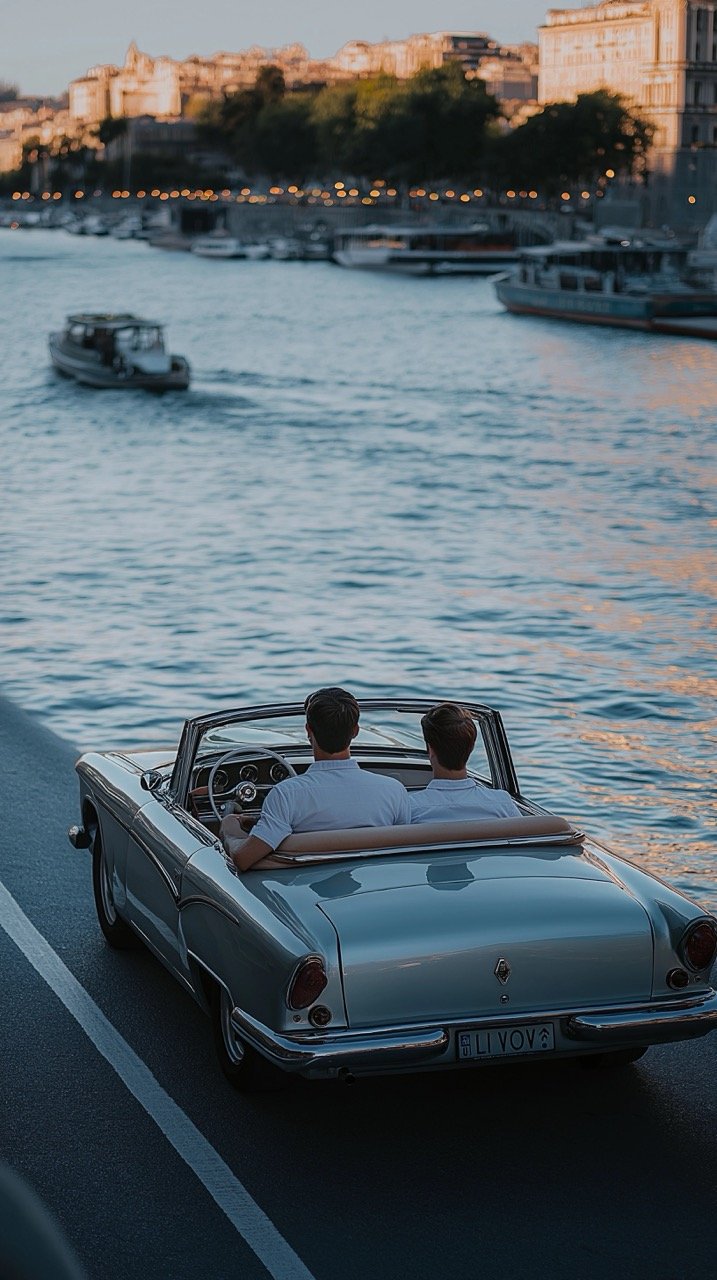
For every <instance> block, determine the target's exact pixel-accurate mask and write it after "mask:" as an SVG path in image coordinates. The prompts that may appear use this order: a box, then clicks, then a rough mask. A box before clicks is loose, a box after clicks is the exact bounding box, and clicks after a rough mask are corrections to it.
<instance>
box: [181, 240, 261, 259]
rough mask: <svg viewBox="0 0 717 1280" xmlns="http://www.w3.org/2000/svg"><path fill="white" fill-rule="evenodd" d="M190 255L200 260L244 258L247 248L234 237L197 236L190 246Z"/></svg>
mask: <svg viewBox="0 0 717 1280" xmlns="http://www.w3.org/2000/svg"><path fill="white" fill-rule="evenodd" d="M191 248H192V253H196V254H197V255H198V257H200V258H246V257H247V256H248V255H247V248H246V245H245V244H243V243H242V241H241V240H237V238H236V236H225V235H221V234H220V235H209V236H198V237H197V239H196V240H195V241H194V243H193V244H192V247H191Z"/></svg>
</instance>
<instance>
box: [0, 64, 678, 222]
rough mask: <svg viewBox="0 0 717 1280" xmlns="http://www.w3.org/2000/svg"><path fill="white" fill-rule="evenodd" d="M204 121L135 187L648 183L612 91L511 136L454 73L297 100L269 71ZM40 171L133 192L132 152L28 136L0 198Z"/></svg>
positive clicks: (638, 125) (489, 103) (376, 82)
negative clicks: (610, 179)
mask: <svg viewBox="0 0 717 1280" xmlns="http://www.w3.org/2000/svg"><path fill="white" fill-rule="evenodd" d="M128 123H129V122H128V121H126V120H123V119H112V118H108V119H107V120H105V121H103V122H102V123H101V124H100V126H99V128H98V130H97V137H98V141H99V142H100V143H102V144H103V145H105V146H108V147H109V148H110V151H111V150H112V145H111V144H112V143H113V142H115V141H116V140H118V139H120V140H121V139H122V137H123V134H124V133H125V132H126V131H127V126H128ZM196 123H197V145H196V146H195V147H194V148H192V147H187V145H186V143H185V144H183V145H181V146H180V145H179V144H176V145H175V147H174V148H173V147H172V145H171V143H170V144H169V146H168V147H165V148H164V149H163V150H162V153H161V154H157V153H156V152H155V153H153V154H150V153H149V152H147V153H144V152H143V151H142V150H141V145H140V146H139V147H134V146H132V147H131V178H132V181H133V183H134V185H135V186H138V185H139V186H143V187H149V188H151V187H153V186H155V185H159V186H172V185H176V186H178V187H180V188H181V187H183V186H187V185H191V186H194V185H199V186H205V187H211V188H214V189H220V188H222V187H231V186H232V184H233V182H234V181H235V180H236V178H237V176H238V175H243V176H244V177H245V178H247V179H249V180H255V179H256V178H257V177H264V178H267V179H269V180H273V181H281V182H284V183H290V182H292V181H293V182H298V183H302V182H304V181H305V180H306V179H307V178H308V177H314V178H316V179H320V177H321V175H324V176H328V175H336V174H344V175H353V176H355V177H356V178H366V179H368V180H370V181H373V180H374V179H376V178H378V177H381V178H384V179H387V180H388V181H390V182H393V183H395V184H398V185H405V186H410V184H414V185H415V184H420V183H435V182H438V181H441V180H445V181H449V182H450V181H453V182H461V181H462V182H465V183H466V184H470V185H472V184H474V183H476V182H479V183H480V184H481V186H483V187H487V188H492V189H493V190H496V191H497V190H500V189H501V188H504V187H506V186H510V185H513V186H517V187H535V188H536V189H537V190H538V191H539V192H540V194H541V196H544V197H546V198H548V199H551V198H553V197H554V196H555V195H556V194H558V193H559V192H561V191H562V190H563V189H564V188H565V187H566V186H567V187H570V186H571V185H579V184H582V185H587V186H590V185H594V184H595V183H597V182H599V181H600V180H601V179H604V175H605V174H606V172H608V171H611V173H612V174H614V175H616V176H617V177H625V178H632V177H637V178H639V179H643V180H645V179H646V178H647V169H648V160H649V151H650V145H651V142H652V136H653V133H654V129H653V126H652V125H651V124H650V123H649V122H648V121H646V120H644V119H642V118H641V117H640V116H639V114H638V113H637V112H636V111H635V110H634V109H633V108H631V107H630V106H629V105H628V103H627V102H626V101H625V100H624V99H623V98H622V97H621V95H620V94H614V93H610V92H608V91H607V90H600V91H597V92H595V93H586V94H580V95H579V97H578V99H577V101H576V102H574V103H571V102H558V103H551V104H549V105H547V106H546V107H544V108H543V109H542V110H541V111H539V112H537V113H536V114H535V115H533V116H531V117H530V118H529V119H528V120H526V121H525V122H524V123H523V124H522V125H520V126H519V127H517V128H515V129H508V128H507V127H506V122H505V120H504V119H503V118H502V117H501V112H500V106H499V103H498V101H497V99H496V98H495V97H493V96H492V95H491V94H489V93H488V92H487V91H486V87H485V84H484V82H483V81H482V80H476V79H473V80H467V79H466V78H465V76H464V74H463V71H462V69H461V67H459V66H458V65H457V64H449V65H447V66H444V67H438V68H433V69H425V70H422V71H419V72H417V73H416V74H415V75H413V76H411V77H409V78H408V79H406V80H398V79H397V78H396V77H395V76H390V75H379V76H374V77H371V78H367V79H361V80H355V81H352V82H350V83H346V84H339V85H328V86H317V87H315V88H309V89H301V90H293V91H287V89H286V85H285V82H284V76H283V73H282V72H281V70H280V69H279V68H278V67H274V66H265V67H262V68H261V69H260V71H259V73H258V75H257V77H256V81H255V83H254V85H253V86H252V87H251V88H247V89H241V90H238V91H237V92H235V93H229V94H225V95H224V96H223V97H222V98H220V99H217V100H214V101H211V102H209V103H207V104H206V105H205V106H204V107H203V108H202V109H201V110H200V112H199V114H198V116H197V118H196ZM128 146H129V144H128ZM125 150H127V148H125ZM115 151H116V148H115ZM38 163H42V165H43V166H44V173H45V175H46V176H45V185H49V186H53V187H60V188H64V187H66V186H67V185H68V184H76V185H82V184H91V185H93V186H99V187H104V188H107V187H109V188H110V189H111V188H112V187H113V186H120V187H125V186H128V185H130V182H129V175H128V172H127V170H128V168H129V167H130V162H129V160H128V156H127V155H124V156H123V158H121V159H116V158H115V159H114V160H112V159H110V158H109V157H108V158H107V159H106V160H105V161H104V162H103V161H102V160H101V159H99V158H98V154H97V151H96V150H92V149H91V148H87V147H86V146H84V147H83V146H80V145H79V144H77V143H75V144H73V143H72V142H71V140H69V139H63V140H61V145H60V144H58V146H57V147H55V148H47V147H42V146H41V145H40V143H39V140H37V139H28V140H27V142H26V144H25V148H24V160H23V166H22V168H21V169H20V170H19V171H18V172H17V173H15V174H7V175H4V178H3V179H2V181H1V186H0V189H3V188H4V189H5V190H13V189H16V188H17V187H20V188H21V189H22V188H23V187H26V186H29V187H30V188H31V189H32V188H36V187H37V183H36V182H33V181H32V170H33V167H34V166H35V165H36V164H38Z"/></svg>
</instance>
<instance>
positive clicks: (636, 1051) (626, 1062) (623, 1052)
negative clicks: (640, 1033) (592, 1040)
mask: <svg viewBox="0 0 717 1280" xmlns="http://www.w3.org/2000/svg"><path fill="white" fill-rule="evenodd" d="M648 1048H649V1046H648V1045H635V1046H634V1047H633V1048H632V1049H612V1050H610V1051H608V1052H606V1053H591V1054H590V1055H589V1056H587V1057H585V1058H581V1059H580V1065H581V1067H584V1068H585V1070H586V1071H605V1070H608V1069H610V1068H612V1067H629V1066H630V1064H631V1063H633V1062H638V1061H639V1059H640V1058H644V1056H645V1054H646V1053H647V1050H648Z"/></svg>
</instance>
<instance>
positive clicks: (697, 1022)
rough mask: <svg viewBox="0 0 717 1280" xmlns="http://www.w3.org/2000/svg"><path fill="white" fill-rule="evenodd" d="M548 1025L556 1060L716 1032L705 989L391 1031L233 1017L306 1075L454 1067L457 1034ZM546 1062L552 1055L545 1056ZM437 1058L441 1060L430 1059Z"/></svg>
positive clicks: (716, 996) (239, 1013) (275, 1057)
mask: <svg viewBox="0 0 717 1280" xmlns="http://www.w3.org/2000/svg"><path fill="white" fill-rule="evenodd" d="M547 1021H552V1022H555V1023H556V1027H557V1028H559V1032H558V1034H559V1036H560V1038H561V1039H562V1043H559V1044H558V1045H556V1048H557V1053H556V1055H555V1056H556V1057H558V1056H561V1054H562V1055H565V1056H569V1055H570V1054H571V1053H572V1054H575V1053H583V1052H589V1051H590V1050H595V1049H604V1050H607V1049H611V1048H614V1049H619V1048H620V1047H621V1046H623V1045H630V1044H633V1045H651V1044H664V1043H669V1042H670V1041H674V1040H689V1039H691V1038H692V1037H696V1036H703V1035H707V1033H708V1032H709V1031H712V1030H715V1029H717V992H715V991H713V990H709V991H706V992H702V993H701V994H699V995H694V996H691V997H690V998H688V999H681V1000H679V1001H677V1000H664V1001H659V1002H658V1001H656V1002H655V1003H654V1004H651V1005H634V1006H632V1007H629V1008H624V1009H612V1010H601V1011H599V1012H590V1013H573V1014H570V1013H566V1012H565V1010H559V1011H555V1010H551V1011H541V1012H540V1013H535V1012H532V1013H530V1014H514V1013H511V1014H510V1015H509V1016H507V1017H506V1016H503V1017H501V1016H500V1015H498V1016H495V1015H494V1016H492V1017H483V1018H475V1019H472V1020H463V1021H460V1022H450V1023H446V1024H443V1025H438V1026H428V1027H427V1026H418V1027H417V1026H415V1025H413V1026H393V1027H382V1028H376V1029H374V1028H369V1029H367V1030H359V1031H352V1030H350V1029H349V1030H345V1029H342V1030H336V1031H315V1032H311V1031H302V1032H300V1033H297V1034H291V1033H289V1034H283V1035H282V1034H281V1033H280V1032H276V1031H272V1030H270V1029H269V1028H268V1027H265V1026H264V1025H263V1024H262V1023H260V1022H258V1021H257V1020H256V1019H255V1018H252V1017H251V1016H250V1015H249V1014H247V1013H245V1012H244V1011H243V1010H242V1009H238V1008H235V1009H234V1010H233V1011H232V1025H233V1027H234V1030H235V1031H236V1032H237V1034H238V1035H240V1036H242V1038H243V1039H244V1040H246V1041H247V1043H248V1044H251V1045H252V1046H253V1047H254V1048H255V1049H258V1050H259V1052H260V1053H261V1054H263V1055H264V1057H266V1058H268V1059H269V1061H270V1062H273V1063H275V1064H276V1065H277V1066H278V1067H281V1068H282V1069H283V1070H284V1071H289V1072H300V1073H301V1074H305V1075H321V1076H323V1075H326V1076H331V1075H336V1074H337V1073H338V1072H341V1071H343V1072H349V1073H351V1072H353V1071H358V1072H363V1071H367V1072H372V1071H382V1070H390V1069H391V1068H395V1069H397V1070H400V1069H401V1068H404V1067H405V1068H406V1069H407V1070H410V1069H411V1068H412V1067H428V1068H430V1067H431V1066H439V1065H453V1064H454V1063H455V1062H456V1061H457V1059H456V1057H455V1056H454V1055H453V1054H452V1053H451V1052H450V1046H451V1040H452V1038H453V1035H454V1033H455V1032H456V1031H458V1030H460V1031H470V1030H480V1029H481V1028H483V1027H495V1026H496V1025H497V1024H501V1025H503V1026H506V1027H509V1026H511V1025H513V1026H515V1025H517V1024H520V1025H522V1026H524V1025H525V1024H526V1023H543V1022H547ZM551 1056H552V1054H551ZM441 1058H443V1059H444V1062H442V1063H441V1062H439V1061H437V1060H438V1059H441Z"/></svg>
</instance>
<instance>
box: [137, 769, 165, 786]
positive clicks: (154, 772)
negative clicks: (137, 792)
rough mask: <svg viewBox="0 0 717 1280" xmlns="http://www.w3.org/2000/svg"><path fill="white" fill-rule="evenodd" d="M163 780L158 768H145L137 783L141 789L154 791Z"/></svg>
mask: <svg viewBox="0 0 717 1280" xmlns="http://www.w3.org/2000/svg"><path fill="white" fill-rule="evenodd" d="M163 782H164V777H163V775H162V774H161V773H160V772H159V770H158V769H147V771H146V773H143V774H142V777H141V778H140V780H139V785H140V787H142V790H143V791H156V790H157V788H158V787H160V786H161V785H162V783H163Z"/></svg>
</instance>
